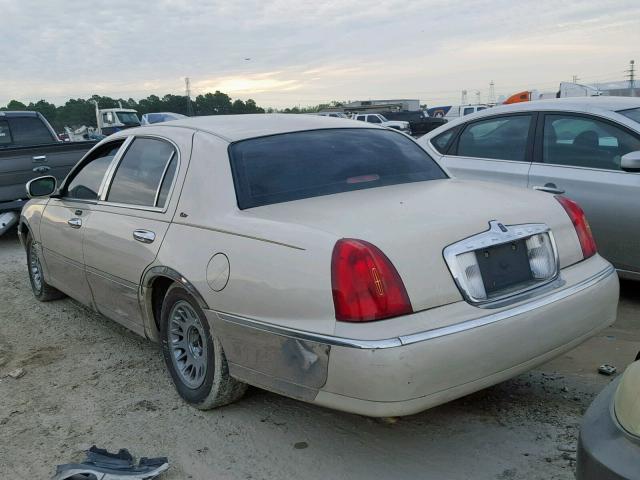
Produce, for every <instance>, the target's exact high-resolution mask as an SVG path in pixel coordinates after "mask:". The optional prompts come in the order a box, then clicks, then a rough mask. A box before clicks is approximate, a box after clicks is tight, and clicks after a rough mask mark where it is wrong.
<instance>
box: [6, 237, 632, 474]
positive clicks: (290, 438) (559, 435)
mask: <svg viewBox="0 0 640 480" xmlns="http://www.w3.org/2000/svg"><path fill="white" fill-rule="evenodd" d="M0 287H1V292H2V296H1V297H0V478H2V479H12V480H17V479H35V478H37V479H41V478H50V477H51V476H52V475H53V473H54V471H55V466H56V465H57V464H60V463H68V462H70V461H75V460H80V459H81V458H82V457H83V453H82V450H83V449H86V448H88V447H89V446H91V445H92V444H94V443H95V444H97V445H98V446H102V447H106V448H109V449H110V450H117V449H118V448H128V449H130V450H131V452H132V453H133V454H134V455H137V456H159V455H166V456H168V457H169V460H170V462H171V468H170V470H169V472H167V474H165V476H163V477H161V478H163V479H166V480H170V479H186V478H192V479H207V480H208V479H263V478H264V479H280V478H304V479H323V480H326V479H339V478H350V479H359V478H363V479H364V478H366V479H370V478H412V479H413V478H434V479H445V478H446V479H466V478H469V479H474V480H478V479H516V478H518V479H521V478H526V479H545V480H549V479H571V478H573V470H574V461H573V459H574V458H575V453H574V452H575V445H576V437H577V432H578V425H579V421H580V417H581V415H582V414H583V412H584V410H585V409H586V407H587V406H588V405H589V403H590V402H591V400H592V398H593V396H594V395H595V394H596V393H597V392H598V391H599V390H600V389H601V388H602V387H603V386H604V385H606V384H607V382H609V381H610V378H607V377H603V376H601V375H598V374H597V373H596V369H597V367H598V365H600V364H602V363H611V364H613V365H616V366H617V367H618V370H619V371H622V370H623V369H624V367H625V366H626V365H627V364H628V363H630V362H631V361H632V360H633V358H634V357H635V354H636V353H637V351H638V349H640V345H639V343H638V340H639V339H640V329H639V328H638V327H639V324H640V289H638V288H637V285H634V284H633V283H623V284H622V299H621V303H620V308H619V317H618V321H617V323H616V324H615V325H614V326H612V327H611V328H609V329H607V330H606V331H604V332H603V333H602V334H601V335H600V336H598V337H596V338H593V339H591V340H590V341H588V342H587V343H585V344H583V345H582V346H580V347H578V348H576V349H575V350H573V351H571V352H569V353H568V354H567V355H565V356H563V357H561V358H558V359H556V360H554V361H553V362H550V363H548V364H546V365H544V366H543V367H542V368H541V369H540V370H538V371H534V372H531V373H529V374H525V375H522V376H520V377H518V378H516V379H514V380H511V381H508V382H505V383H502V384H500V385H497V386H495V387H493V388H489V389H486V390H483V391H481V392H478V393H476V394H474V395H470V396H468V397H465V398H462V399H460V400H457V401H455V402H452V403H449V404H447V405H444V406H441V407H438V408H434V409H432V410H429V411H427V412H424V413H421V414H419V415H414V416H411V417H405V418H401V419H397V420H394V419H389V420H385V421H383V420H373V419H369V418H364V417H360V416H357V415H350V414H344V413H339V412H334V411H330V410H326V409H323V408H319V407H314V406H311V405H307V404H304V403H300V402H297V401H295V400H290V399H287V398H284V397H280V396H278V395H275V394H271V393H268V392H265V391H262V390H259V389H251V390H250V391H249V392H248V394H247V396H246V397H245V398H244V399H243V400H242V401H240V402H239V403H237V404H235V405H232V406H229V407H226V408H224V409H220V410H213V411H209V412H200V411H198V410H195V409H192V408H190V407H188V406H186V405H185V404H184V403H183V402H182V401H181V400H180V398H179V397H178V395H177V394H176V393H175V391H174V389H173V386H172V384H171V381H170V379H169V377H168V375H167V374H166V373H165V368H164V364H163V361H162V358H161V355H160V352H159V350H158V348H157V346H156V345H154V344H152V343H150V342H148V341H146V340H144V339H142V338H139V337H137V336H136V335H135V334H133V333H131V332H129V331H127V330H125V329H124V328H122V327H120V326H119V325H118V324H116V323H114V322H111V321H109V320H107V319H105V318H103V317H101V316H100V315H97V314H95V313H93V312H91V311H89V310H87V309H85V308H84V307H82V306H80V305H79V304H77V303H76V302H74V301H72V300H68V299H67V300H62V301H57V302H51V303H46V304H43V303H38V302H37V301H35V299H34V298H33V296H32V294H31V290H30V287H29V281H28V277H27V271H26V267H25V255H24V252H23V251H22V249H21V248H20V245H19V243H18V241H17V237H16V234H15V231H12V232H9V233H8V234H6V235H5V236H3V237H0ZM16 368H23V369H24V371H25V375H24V376H23V377H21V378H18V379H14V378H11V377H8V376H7V374H8V372H10V371H12V370H14V369H16ZM442 368H446V365H442Z"/></svg>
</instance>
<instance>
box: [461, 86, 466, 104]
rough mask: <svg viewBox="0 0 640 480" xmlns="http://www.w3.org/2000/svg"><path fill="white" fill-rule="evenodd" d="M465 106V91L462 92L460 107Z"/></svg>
mask: <svg viewBox="0 0 640 480" xmlns="http://www.w3.org/2000/svg"><path fill="white" fill-rule="evenodd" d="M466 104H467V91H466V90H462V98H461V99H460V105H466Z"/></svg>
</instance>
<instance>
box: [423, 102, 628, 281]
mask: <svg viewBox="0 0 640 480" xmlns="http://www.w3.org/2000/svg"><path fill="white" fill-rule="evenodd" d="M419 143H420V144H421V145H423V146H424V147H425V148H427V149H428V150H429V151H430V152H431V153H432V154H433V155H436V156H437V157H438V159H439V161H440V162H441V163H442V165H444V166H445V167H446V168H447V169H448V170H449V171H450V172H451V173H452V174H454V175H455V176H457V177H459V178H469V179H477V180H486V181H492V182H502V183H507V184H510V185H517V186H521V187H528V188H533V189H536V190H541V191H545V192H548V193H552V194H556V195H559V194H566V195H567V196H568V197H570V198H572V199H574V200H576V201H577V202H578V204H579V205H581V206H582V208H583V209H584V211H585V212H586V214H587V218H588V219H589V223H590V224H591V228H592V229H593V233H594V236H595V238H596V242H597V244H598V249H599V251H600V252H601V254H602V255H603V256H604V257H605V258H607V259H608V260H610V261H611V262H612V263H613V264H614V265H615V266H616V268H617V269H618V271H619V273H620V274H621V276H624V277H627V278H634V279H640V242H639V241H638V238H640V209H639V208H638V202H637V201H636V200H637V199H639V198H640V99H637V98H628V97H627V98H625V97H584V98H566V99H554V100H541V101H536V102H526V103H519V104H514V105H508V106H503V107H496V108H492V109H490V110H485V111H483V112H479V113H477V114H474V115H471V116H469V117H464V118H461V119H458V120H455V121H451V122H449V123H448V124H447V125H445V126H444V127H442V128H440V129H438V130H435V131H433V132H431V133H429V134H427V135H425V136H424V137H422V138H421V139H420V140H419Z"/></svg>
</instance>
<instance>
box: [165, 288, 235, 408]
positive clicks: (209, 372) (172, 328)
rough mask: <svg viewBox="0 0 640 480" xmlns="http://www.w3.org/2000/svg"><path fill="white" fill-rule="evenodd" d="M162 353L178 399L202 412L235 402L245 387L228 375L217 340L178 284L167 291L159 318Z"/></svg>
mask: <svg viewBox="0 0 640 480" xmlns="http://www.w3.org/2000/svg"><path fill="white" fill-rule="evenodd" d="M160 320H161V321H160V336H161V341H162V354H163V356H164V360H165V363H166V365H167V368H168V369H169V373H170V374H171V378H172V380H173V383H174V385H175V387H176V390H178V393H179V394H180V396H181V397H182V398H183V399H184V400H185V401H186V402H187V403H189V404H191V405H193V406H194V407H196V408H199V409H201V410H208V409H211V408H216V407H220V406H223V405H227V404H229V403H232V402H234V401H236V400H238V399H239V398H240V397H242V395H243V394H244V392H245V391H246V389H247V385H246V384H245V383H243V382H240V381H238V380H236V379H235V378H233V377H232V376H231V375H229V365H228V364H227V359H226V357H225V355H224V351H223V349H222V344H221V343H220V340H219V339H218V338H217V337H216V336H215V332H214V334H212V333H211V331H210V329H209V324H208V323H207V319H206V317H205V315H204V312H203V311H202V309H201V308H200V306H199V305H198V303H197V302H196V301H195V300H194V299H193V297H192V296H191V295H190V294H189V293H188V292H187V291H186V290H185V289H184V288H182V287H181V286H180V285H177V284H176V285H173V286H171V287H170V288H169V290H168V291H167V294H166V296H165V298H164V301H163V303H162V311H161V319H160Z"/></svg>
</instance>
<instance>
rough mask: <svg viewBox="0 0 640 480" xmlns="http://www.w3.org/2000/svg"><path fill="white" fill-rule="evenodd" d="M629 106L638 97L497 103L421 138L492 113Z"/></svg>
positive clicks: (638, 104) (639, 102) (638, 103)
mask: <svg viewBox="0 0 640 480" xmlns="http://www.w3.org/2000/svg"><path fill="white" fill-rule="evenodd" d="M464 106H465V105H462V106H461V107H460V108H462V107H464ZM631 108H640V98H634V97H609V96H600V97H569V98H550V99H546V100H532V101H530V102H520V103H512V104H510V105H498V106H496V107H492V108H485V109H484V110H480V111H478V112H475V113H472V114H469V115H464V116H462V117H458V118H454V119H452V120H450V121H449V122H447V123H445V124H444V125H442V126H440V127H438V128H436V129H434V130H431V131H430V132H429V133H427V134H426V135H424V137H422V138H425V139H428V138H433V137H435V136H437V135H439V134H440V133H442V132H445V131H447V130H449V129H451V128H453V127H456V126H458V125H461V124H463V123H467V122H468V121H470V120H481V119H483V118H487V117H492V116H494V115H500V114H503V113H516V112H540V111H559V112H562V111H564V112H585V113H606V112H619V111H621V110H628V109H631Z"/></svg>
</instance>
